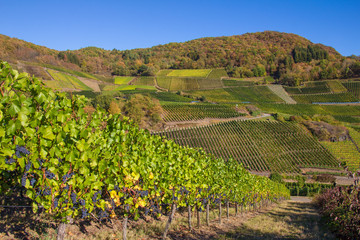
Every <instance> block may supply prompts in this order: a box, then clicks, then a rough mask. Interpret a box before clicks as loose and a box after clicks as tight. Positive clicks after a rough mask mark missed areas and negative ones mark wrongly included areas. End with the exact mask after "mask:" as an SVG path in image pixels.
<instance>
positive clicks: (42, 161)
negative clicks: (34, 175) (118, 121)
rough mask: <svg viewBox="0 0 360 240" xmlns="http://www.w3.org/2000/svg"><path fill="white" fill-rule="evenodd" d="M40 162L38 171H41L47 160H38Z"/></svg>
mask: <svg viewBox="0 0 360 240" xmlns="http://www.w3.org/2000/svg"><path fill="white" fill-rule="evenodd" d="M38 162H39V165H40V166H39V168H38V170H40V169H41V166H42V165H43V163H44V162H45V160H44V159H40V158H38Z"/></svg>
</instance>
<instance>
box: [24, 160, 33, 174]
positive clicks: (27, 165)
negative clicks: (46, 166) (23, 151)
mask: <svg viewBox="0 0 360 240" xmlns="http://www.w3.org/2000/svg"><path fill="white" fill-rule="evenodd" d="M31 165H32V163H31V161H29V162H28V163H27V164H26V166H25V172H28V171H30V168H31Z"/></svg>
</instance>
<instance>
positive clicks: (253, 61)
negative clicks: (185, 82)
mask: <svg viewBox="0 0 360 240" xmlns="http://www.w3.org/2000/svg"><path fill="white" fill-rule="evenodd" d="M0 50H1V51H0V58H2V59H6V60H8V61H10V60H14V61H15V60H26V61H37V62H40V63H46V64H52V65H60V66H64V67H66V68H71V69H73V70H81V71H85V72H90V73H94V74H101V75H108V76H110V75H133V76H151V75H155V74H156V73H157V72H158V71H159V70H160V69H202V68H225V69H226V71H227V72H228V74H229V76H231V77H242V78H244V77H259V76H272V77H274V78H275V79H277V80H278V81H279V82H281V83H284V84H288V85H299V84H301V83H302V82H304V81H313V80H320V79H334V78H351V77H359V76H360V62H359V58H358V57H354V56H352V57H343V56H341V55H340V54H339V53H338V52H336V51H335V50H334V49H333V48H331V47H327V46H324V45H321V44H313V43H312V42H310V41H309V40H307V39H305V38H303V37H300V36H298V35H295V34H288V33H280V32H273V31H265V32H258V33H247V34H243V35H238V36H230V37H211V38H210V37H209V38H200V39H196V40H192V41H188V42H184V43H169V44H165V45H159V46H154V47H151V48H144V49H133V50H125V51H120V50H117V49H113V50H111V51H109V50H104V49H101V48H96V47H87V48H82V49H79V50H75V51H64V52H59V51H55V50H51V49H47V48H45V47H40V46H37V45H34V44H31V43H27V42H24V41H21V40H18V39H13V38H9V37H6V36H3V35H0Z"/></svg>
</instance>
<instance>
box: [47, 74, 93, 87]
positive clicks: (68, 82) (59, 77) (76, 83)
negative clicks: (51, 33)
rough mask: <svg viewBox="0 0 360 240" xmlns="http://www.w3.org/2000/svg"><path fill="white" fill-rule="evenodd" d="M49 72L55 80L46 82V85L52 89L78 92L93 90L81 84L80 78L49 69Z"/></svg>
mask: <svg viewBox="0 0 360 240" xmlns="http://www.w3.org/2000/svg"><path fill="white" fill-rule="evenodd" d="M47 72H48V73H49V74H50V75H51V77H52V78H53V79H54V80H51V81H45V82H44V83H45V84H46V85H47V86H48V87H50V88H52V89H64V88H65V89H78V90H85V91H86V90H92V89H91V88H89V87H88V86H86V85H85V84H84V83H83V82H81V81H80V80H79V79H78V78H76V77H74V76H71V75H68V74H65V73H62V72H57V71H54V70H51V69H48V70H47Z"/></svg>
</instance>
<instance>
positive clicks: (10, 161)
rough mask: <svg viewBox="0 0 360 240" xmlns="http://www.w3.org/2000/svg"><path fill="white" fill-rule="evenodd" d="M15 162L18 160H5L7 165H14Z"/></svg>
mask: <svg viewBox="0 0 360 240" xmlns="http://www.w3.org/2000/svg"><path fill="white" fill-rule="evenodd" d="M14 162H16V160H15V159H13V158H9V159H6V160H5V163H6V164H9V165H11V164H13V163H14Z"/></svg>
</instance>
